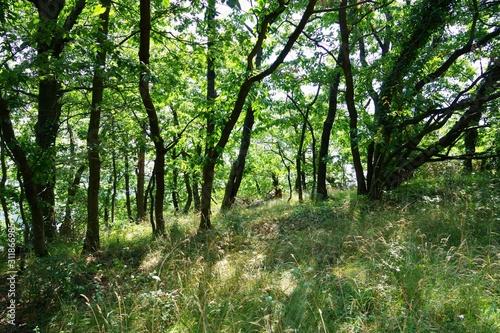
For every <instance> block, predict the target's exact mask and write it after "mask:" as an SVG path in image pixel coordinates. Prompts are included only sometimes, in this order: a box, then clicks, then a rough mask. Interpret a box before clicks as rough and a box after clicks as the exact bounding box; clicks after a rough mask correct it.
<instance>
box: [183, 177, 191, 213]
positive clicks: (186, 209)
mask: <svg viewBox="0 0 500 333" xmlns="http://www.w3.org/2000/svg"><path fill="white" fill-rule="evenodd" d="M184 184H185V185H186V193H187V199H186V203H185V204H184V208H183V209H182V212H183V213H184V214H187V213H188V212H189V209H191V203H192V202H193V190H192V188H191V179H189V173H187V172H184Z"/></svg>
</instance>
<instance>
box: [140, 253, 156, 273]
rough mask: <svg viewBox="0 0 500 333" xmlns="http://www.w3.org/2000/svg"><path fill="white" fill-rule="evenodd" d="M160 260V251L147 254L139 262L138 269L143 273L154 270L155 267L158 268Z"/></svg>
mask: <svg viewBox="0 0 500 333" xmlns="http://www.w3.org/2000/svg"><path fill="white" fill-rule="evenodd" d="M160 259H161V251H160V250H157V251H154V252H151V253H148V255H147V256H146V257H145V258H144V260H143V261H142V262H141V265H140V266H139V269H140V270H142V271H144V272H149V271H152V270H154V269H155V268H156V266H158V263H159V262H160Z"/></svg>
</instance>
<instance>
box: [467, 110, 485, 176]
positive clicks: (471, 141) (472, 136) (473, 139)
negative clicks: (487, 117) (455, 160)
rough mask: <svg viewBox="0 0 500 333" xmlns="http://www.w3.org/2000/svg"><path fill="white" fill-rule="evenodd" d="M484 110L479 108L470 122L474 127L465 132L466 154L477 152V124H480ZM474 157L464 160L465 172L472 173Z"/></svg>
mask: <svg viewBox="0 0 500 333" xmlns="http://www.w3.org/2000/svg"><path fill="white" fill-rule="evenodd" d="M481 111H482V110H478V112H476V113H475V114H474V116H473V119H472V120H471V122H470V126H471V127H472V128H471V129H469V130H468V131H466V132H465V133H464V145H465V154H466V155H470V156H472V155H474V154H475V153H476V143H477V137H478V130H477V126H478V125H479V121H480V120H481V115H482V112H481ZM472 171H473V166H472V158H467V159H465V160H464V172H465V173H472Z"/></svg>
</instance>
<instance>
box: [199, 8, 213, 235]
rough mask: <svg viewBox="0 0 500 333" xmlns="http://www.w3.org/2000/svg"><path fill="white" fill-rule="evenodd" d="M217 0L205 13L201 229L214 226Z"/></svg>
mask: <svg viewBox="0 0 500 333" xmlns="http://www.w3.org/2000/svg"><path fill="white" fill-rule="evenodd" d="M215 16H216V10H215V0H209V1H208V4H207V9H206V13H205V21H206V23H207V37H208V42H207V75H206V78H207V102H208V107H209V112H208V113H207V119H206V121H207V125H206V145H205V163H204V165H203V171H202V179H203V183H202V185H201V220H200V229H201V230H204V229H210V228H211V227H212V225H211V222H210V215H211V213H212V212H211V204H212V190H213V184H214V174H215V160H216V158H217V157H216V155H217V153H216V152H215V150H214V147H213V143H212V141H213V136H214V131H215V119H214V111H215V110H214V107H215V106H214V104H215V103H214V102H215V99H216V98H217V91H216V90H215V77H216V75H215V50H214V45H215V39H216V37H217V31H216V28H215Z"/></svg>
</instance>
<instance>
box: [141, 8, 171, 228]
mask: <svg viewBox="0 0 500 333" xmlns="http://www.w3.org/2000/svg"><path fill="white" fill-rule="evenodd" d="M140 15H141V19H140V31H141V32H140V44H139V61H140V66H141V73H140V78H139V91H140V94H141V99H142V103H143V104H144V107H145V109H146V113H147V115H148V119H149V130H150V132H149V137H150V138H151V140H152V141H153V143H154V146H155V163H154V179H155V181H156V184H155V185H156V192H155V193H156V194H155V207H154V208H155V209H154V217H155V221H154V223H155V229H154V232H155V235H156V236H164V235H165V220H164V217H163V206H164V198H165V154H166V149H165V146H164V145H165V143H164V140H163V138H162V134H161V130H160V123H159V121H158V114H157V113H156V108H155V105H154V103H153V100H152V98H151V94H150V92H149V84H150V80H151V71H150V68H149V64H150V63H149V57H150V53H149V49H150V39H151V2H150V1H149V0H145V1H141V2H140ZM151 222H152V223H153V221H151Z"/></svg>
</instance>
